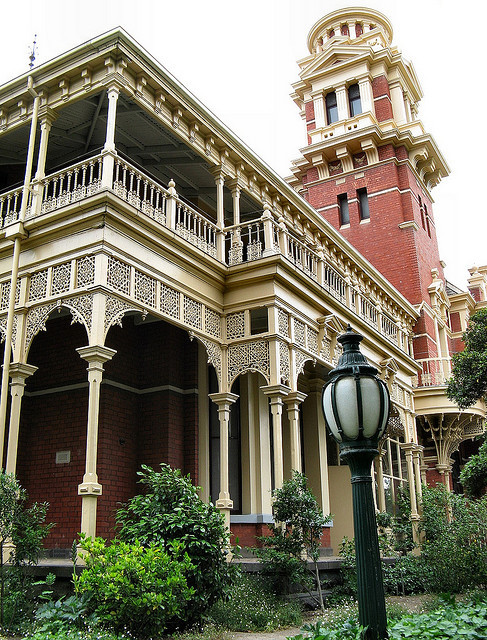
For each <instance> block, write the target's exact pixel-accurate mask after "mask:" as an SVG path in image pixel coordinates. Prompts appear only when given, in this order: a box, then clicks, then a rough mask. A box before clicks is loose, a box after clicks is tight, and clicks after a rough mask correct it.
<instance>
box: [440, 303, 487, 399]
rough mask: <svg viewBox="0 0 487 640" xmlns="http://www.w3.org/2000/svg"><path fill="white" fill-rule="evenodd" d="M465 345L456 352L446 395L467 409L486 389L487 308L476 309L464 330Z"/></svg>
mask: <svg viewBox="0 0 487 640" xmlns="http://www.w3.org/2000/svg"><path fill="white" fill-rule="evenodd" d="M463 341H464V343H465V349H464V351H462V352H461V353H456V354H455V355H454V356H453V369H452V377H451V378H450V381H449V383H448V388H447V395H448V397H449V398H450V400H452V401H453V402H456V403H457V405H458V406H459V407H460V409H466V408H467V407H470V406H471V405H473V404H474V403H475V402H477V400H479V399H480V398H482V397H483V396H484V395H485V394H486V392H487V309H480V311H477V313H474V314H473V315H472V316H471V318H470V321H469V324H468V327H467V330H466V331H465V333H464V334H463Z"/></svg>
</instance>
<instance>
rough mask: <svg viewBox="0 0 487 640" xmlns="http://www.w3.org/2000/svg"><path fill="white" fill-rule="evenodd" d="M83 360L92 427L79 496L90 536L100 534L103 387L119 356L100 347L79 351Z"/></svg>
mask: <svg viewBox="0 0 487 640" xmlns="http://www.w3.org/2000/svg"><path fill="white" fill-rule="evenodd" d="M76 351H77V352H78V353H79V355H80V356H81V358H83V360H86V361H87V362H88V369H87V371H88V385H89V397H88V424H87V429H86V460H85V474H84V476H83V482H82V483H81V484H80V485H78V495H80V496H82V504H81V532H82V533H86V534H87V535H88V536H94V535H95V534H96V503H97V499H98V496H101V493H102V486H101V484H99V482H98V475H97V472H96V461H97V453H98V414H99V409H100V386H101V381H102V377H103V371H104V369H103V364H104V363H105V362H107V361H108V360H111V359H112V358H113V356H114V355H115V354H116V351H115V350H114V349H108V347H102V346H98V345H94V346H88V347H80V348H79V349H76Z"/></svg>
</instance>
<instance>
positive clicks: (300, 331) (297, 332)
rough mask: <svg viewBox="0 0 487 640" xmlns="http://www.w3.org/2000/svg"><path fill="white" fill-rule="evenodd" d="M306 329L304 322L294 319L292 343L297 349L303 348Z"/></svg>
mask: <svg viewBox="0 0 487 640" xmlns="http://www.w3.org/2000/svg"><path fill="white" fill-rule="evenodd" d="M305 336H306V327H305V324H304V322H301V320H297V319H296V318H294V341H295V343H296V344H297V345H298V346H299V347H305V346H306V342H305Z"/></svg>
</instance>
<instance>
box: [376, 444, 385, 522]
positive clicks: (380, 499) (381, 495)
mask: <svg viewBox="0 0 487 640" xmlns="http://www.w3.org/2000/svg"><path fill="white" fill-rule="evenodd" d="M385 455H386V452H385V451H384V450H382V451H380V452H379V456H378V457H377V507H378V508H379V511H380V512H381V513H383V512H384V511H386V492H385V489H384V464H383V462H382V460H383V458H384V456H385Z"/></svg>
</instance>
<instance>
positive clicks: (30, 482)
mask: <svg viewBox="0 0 487 640" xmlns="http://www.w3.org/2000/svg"><path fill="white" fill-rule="evenodd" d="M70 322H71V317H62V318H55V319H54V320H52V321H49V322H48V324H47V332H42V333H40V334H39V335H38V336H37V337H36V338H35V340H34V342H33V345H32V348H31V351H30V353H29V363H31V364H34V365H35V366H37V367H39V370H38V372H36V374H35V375H34V376H33V377H32V378H30V379H29V380H28V383H27V388H26V396H25V397H24V401H23V406H22V416H21V427H20V438H19V455H18V475H19V479H20V481H21V484H22V485H23V486H24V487H25V489H26V490H27V491H28V493H29V496H30V498H31V499H32V500H41V501H44V500H47V501H49V503H50V505H51V506H50V510H49V520H51V521H54V522H56V523H57V525H56V527H55V528H54V529H53V530H52V532H51V534H50V535H49V539H48V541H47V545H46V546H48V547H56V548H69V547H70V546H71V543H72V541H73V539H74V538H75V537H76V534H77V533H78V531H79V529H80V523H81V498H80V497H79V496H78V484H79V483H80V482H82V479H83V474H84V470H85V449H86V424H87V407H88V387H87V372H86V367H87V363H86V362H85V361H83V360H82V359H81V358H80V357H79V355H78V354H77V353H76V351H75V348H76V347H80V346H85V345H86V343H87V339H86V334H85V331H84V329H83V328H82V327H81V326H80V325H72V326H71V324H70ZM106 346H108V347H110V348H113V349H116V351H117V353H116V355H115V356H114V358H113V359H112V360H111V361H109V362H107V363H105V365H104V368H105V373H104V377H103V380H104V381H103V382H102V387H101V397H100V415H99V437H98V464H97V473H98V480H99V482H100V483H101V484H102V486H103V494H102V496H101V497H100V498H99V499H98V503H97V516H98V517H97V520H98V523H97V534H98V535H102V536H104V537H110V536H112V535H113V529H114V524H115V520H114V515H115V510H116V508H117V503H119V502H123V501H126V500H127V499H128V498H130V497H131V496H132V495H134V494H135V493H136V492H137V491H138V485H137V484H136V480H137V477H136V471H137V469H139V468H140V465H141V464H149V465H151V466H153V467H155V468H157V467H158V466H159V464H160V463H161V462H169V463H170V464H171V465H172V466H175V467H179V468H181V469H182V470H183V472H184V473H190V474H191V477H192V478H193V479H194V481H195V482H197V477H198V465H197V451H198V420H197V395H196V393H195V388H196V387H197V345H196V342H194V343H191V342H190V341H189V339H188V337H187V335H186V333H185V332H183V331H182V330H180V329H178V328H176V327H173V326H172V325H169V324H167V323H164V322H159V323H147V324H140V325H135V324H134V321H133V319H131V318H127V319H126V320H124V323H123V328H120V327H114V328H112V329H111V330H110V332H109V335H108V337H107V341H106ZM54 356H55V357H54ZM168 363H170V366H168ZM71 384H81V385H82V388H81V389H77V390H66V391H63V392H62V393H52V390H53V389H54V388H55V387H65V386H66V385H71ZM47 390H50V393H47V394H43V395H35V394H34V395H31V394H33V393H34V392H39V391H47ZM64 450H69V451H70V452H71V461H70V463H69V464H62V465H59V464H56V463H55V453H56V451H64Z"/></svg>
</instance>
